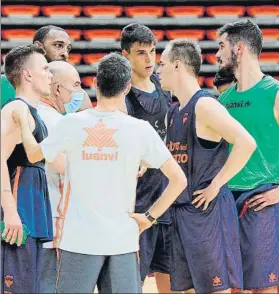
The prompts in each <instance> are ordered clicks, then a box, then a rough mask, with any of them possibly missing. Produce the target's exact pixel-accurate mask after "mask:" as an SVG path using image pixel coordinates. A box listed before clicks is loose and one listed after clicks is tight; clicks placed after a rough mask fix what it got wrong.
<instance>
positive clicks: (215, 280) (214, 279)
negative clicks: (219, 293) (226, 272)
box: [212, 276, 222, 287]
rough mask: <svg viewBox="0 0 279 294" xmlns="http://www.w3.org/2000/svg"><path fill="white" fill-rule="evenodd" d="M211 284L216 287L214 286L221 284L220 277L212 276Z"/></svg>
mask: <svg viewBox="0 0 279 294" xmlns="http://www.w3.org/2000/svg"><path fill="white" fill-rule="evenodd" d="M212 285H213V286H214V287H216V286H221V285H222V280H221V278H219V277H217V276H216V277H215V278H213V280H212Z"/></svg>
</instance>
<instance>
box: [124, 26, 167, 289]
mask: <svg viewBox="0 0 279 294" xmlns="http://www.w3.org/2000/svg"><path fill="white" fill-rule="evenodd" d="M121 49H122V54H123V56H125V57H126V58H127V59H128V60H129V61H130V63H131V66H132V88H131V90H130V92H129V93H128V95H127V96H126V107H127V110H128V114H129V115H131V116H133V117H136V118H139V119H143V120H145V121H148V122H149V123H150V124H151V125H152V126H153V128H154V129H155V130H156V131H157V133H158V134H159V135H160V137H161V139H162V140H164V138H165V136H166V126H165V117H166V113H167V111H168V109H169V107H170V104H171V95H170V93H168V92H166V91H163V90H162V88H161V85H160V82H159V80H158V77H157V76H156V75H154V74H153V71H154V66H155V62H156V60H155V58H156V39H155V36H154V34H153V33H152V31H151V30H150V29H149V28H148V27H146V26H144V25H141V24H137V23H132V24H130V25H128V26H126V27H125V28H124V29H123V30H122V34H121ZM140 172H141V171H140ZM164 186H165V185H164V176H163V174H162V172H161V171H160V170H157V169H148V170H147V171H146V173H145V174H144V175H143V176H142V177H140V178H139V179H138V185H137V198H136V212H140V213H141V212H144V211H146V209H148V207H150V205H151V204H152V203H153V202H154V201H155V200H157V199H158V198H159V197H160V196H161V194H162V192H163V190H164ZM170 224H171V217H170V213H169V211H167V212H166V213H165V214H164V215H163V216H162V217H160V218H159V220H158V223H157V224H156V225H154V226H152V227H151V228H150V229H148V230H146V231H145V232H143V234H142V235H141V236H140V250H139V258H140V272H141V281H142V282H144V280H145V278H146V276H147V275H148V274H151V273H154V275H155V280H156V284H157V288H158V291H159V293H169V292H170V278H169V243H170V234H169V231H170Z"/></svg>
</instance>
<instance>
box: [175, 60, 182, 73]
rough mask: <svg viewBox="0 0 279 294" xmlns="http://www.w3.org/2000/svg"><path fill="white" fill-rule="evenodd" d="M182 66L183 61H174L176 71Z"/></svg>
mask: <svg viewBox="0 0 279 294" xmlns="http://www.w3.org/2000/svg"><path fill="white" fill-rule="evenodd" d="M180 66H181V62H180V60H176V61H175V62H174V70H175V71H177V70H179V69H180Z"/></svg>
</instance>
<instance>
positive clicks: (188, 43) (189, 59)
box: [168, 38, 201, 76]
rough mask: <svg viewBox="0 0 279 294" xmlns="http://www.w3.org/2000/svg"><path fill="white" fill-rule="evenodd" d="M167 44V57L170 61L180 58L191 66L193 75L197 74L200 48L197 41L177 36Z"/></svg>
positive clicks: (199, 65)
mask: <svg viewBox="0 0 279 294" xmlns="http://www.w3.org/2000/svg"><path fill="white" fill-rule="evenodd" d="M168 46H169V47H170V51H169V59H170V62H171V63H173V62H175V61H176V60H180V61H182V62H183V63H184V64H185V65H187V66H190V67H191V68H192V70H193V73H194V75H195V76H198V75H199V72H200V69H201V48H200V47H199V45H198V43H197V42H195V41H192V40H188V39H184V38H178V39H174V40H172V41H170V42H169V43H168Z"/></svg>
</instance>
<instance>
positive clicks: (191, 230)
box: [167, 90, 242, 293]
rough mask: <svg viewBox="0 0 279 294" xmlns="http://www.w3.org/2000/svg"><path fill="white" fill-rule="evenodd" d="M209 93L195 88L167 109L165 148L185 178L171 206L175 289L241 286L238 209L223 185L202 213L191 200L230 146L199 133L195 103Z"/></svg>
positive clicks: (209, 179) (200, 290)
mask: <svg viewBox="0 0 279 294" xmlns="http://www.w3.org/2000/svg"><path fill="white" fill-rule="evenodd" d="M208 96H209V97H212V96H211V95H210V94H209V93H208V92H207V91H204V90H199V91H197V92H196V93H195V95H193V97H192V98H191V99H190V101H189V102H188V103H187V105H186V106H185V107H183V108H182V109H179V104H176V105H174V106H173V107H172V108H171V109H170V111H169V113H168V133H167V146H168V149H169V150H170V152H171V153H172V155H173V157H174V158H175V160H176V161H177V162H178V164H179V166H180V167H181V168H182V170H183V171H184V173H185V175H186V177H187V180H188V186H187V188H186V189H185V190H184V191H183V192H182V193H181V194H180V196H179V197H178V198H177V200H176V201H175V202H174V204H173V205H172V209H171V213H172V227H173V230H172V236H171V248H172V249H171V262H170V276H171V288H172V290H174V291H185V290H188V289H190V288H195V291H196V292H197V293H213V292H217V291H222V290H226V289H228V288H238V289H241V288H242V262H241V254H240V244H239V230H238V217H237V210H236V206H235V202H234V199H233V195H232V194H231V192H230V191H229V189H228V187H227V185H224V186H223V187H221V189H220V191H219V193H218V195H216V197H215V198H214V199H213V200H212V201H211V202H210V204H209V206H208V208H207V209H206V210H205V211H203V210H202V209H203V206H202V207H200V208H196V207H195V206H194V205H193V204H191V202H192V200H193V199H194V197H197V196H193V193H194V192H195V191H197V190H201V189H204V188H206V187H208V186H209V185H210V183H211V182H212V180H213V179H214V178H215V176H216V175H217V174H218V172H219V171H220V170H221V169H222V168H223V166H224V164H225V162H226V160H227V158H228V155H229V150H228V148H229V144H228V143H227V142H226V141H224V140H223V139H222V140H221V141H220V142H212V141H208V140H205V139H202V138H199V137H198V136H197V132H196V115H195V107H196V104H197V102H198V101H199V99H200V98H202V97H208ZM212 98H213V97H212ZM214 99H215V98H214Z"/></svg>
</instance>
